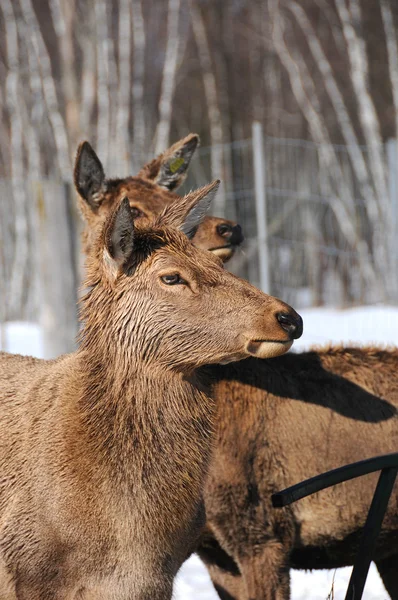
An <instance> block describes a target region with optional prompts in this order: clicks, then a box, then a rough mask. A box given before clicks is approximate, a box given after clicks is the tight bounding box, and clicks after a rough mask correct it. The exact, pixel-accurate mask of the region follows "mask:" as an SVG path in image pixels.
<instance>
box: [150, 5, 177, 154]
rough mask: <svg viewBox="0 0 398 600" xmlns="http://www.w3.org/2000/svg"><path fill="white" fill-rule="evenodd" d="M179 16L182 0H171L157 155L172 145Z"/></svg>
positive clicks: (156, 137)
mask: <svg viewBox="0 0 398 600" xmlns="http://www.w3.org/2000/svg"><path fill="white" fill-rule="evenodd" d="M179 14H180V0H169V4H168V14H167V43H166V53H165V59H164V67H163V76H162V86H161V91H160V99H159V122H158V125H157V127H156V133H155V154H160V153H161V152H163V150H164V149H165V148H167V147H168V146H169V145H170V126H171V115H172V102H173V96H174V88H175V76H176V70H177V60H178V47H179V34H178V23H179Z"/></svg>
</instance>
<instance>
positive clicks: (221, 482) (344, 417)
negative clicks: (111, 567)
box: [154, 204, 398, 600]
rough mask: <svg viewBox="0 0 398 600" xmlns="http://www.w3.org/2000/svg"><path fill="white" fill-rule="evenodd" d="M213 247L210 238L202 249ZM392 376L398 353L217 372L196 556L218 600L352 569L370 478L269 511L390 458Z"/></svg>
mask: <svg viewBox="0 0 398 600" xmlns="http://www.w3.org/2000/svg"><path fill="white" fill-rule="evenodd" d="M162 208H163V206H162V205H161V204H159V205H158V206H157V207H155V208H154V211H155V210H156V209H157V210H158V211H161V210H162ZM199 230H200V228H199ZM199 230H198V231H199ZM205 235H206V231H204V235H203V238H202V239H203V240H205ZM192 241H193V243H195V237H194V238H193V240H192ZM211 244H212V242H211V240H210V239H208V242H207V248H208V249H210V248H211ZM203 247H205V248H206V243H205V244H204V246H203ZM397 367H398V353H397V351H396V350H380V349H377V348H371V347H368V348H366V347H365V348H343V347H338V346H330V347H329V348H327V349H313V350H311V351H310V352H304V353H295V354H293V355H291V354H286V355H284V356H281V357H279V358H273V359H272V360H270V361H268V360H267V361H262V360H256V359H247V360H245V361H241V362H236V363H234V364H233V365H229V366H228V365H227V366H220V367H217V366H212V379H213V383H214V389H213V393H214V395H215V397H216V399H217V407H218V413H217V423H218V426H217V437H216V439H217V442H216V445H215V447H214V450H213V458H212V462H211V465H210V470H209V474H208V476H207V480H206V487H205V493H204V500H205V507H206V515H207V521H206V527H205V529H204V532H203V534H202V536H201V539H200V542H199V544H198V546H197V548H196V551H197V552H198V554H199V556H200V557H201V559H202V560H203V561H204V563H205V565H206V566H207V568H208V570H209V573H210V576H211V578H212V581H213V584H214V586H215V589H216V590H217V592H218V595H219V596H220V598H221V599H222V600H248V599H250V600H264V599H266V600H287V599H288V598H289V597H290V582H289V569H290V568H296V569H317V568H329V569H331V568H337V567H342V566H347V565H351V564H352V563H353V559H354V556H355V550H356V548H357V545H358V539H359V536H360V532H361V527H362V525H363V524H364V522H365V519H366V514H367V511H368V508H369V505H370V501H371V497H372V494H373V489H374V482H375V479H374V478H375V477H376V476H368V477H365V478H362V479H359V480H355V481H351V482H348V483H347V484H344V485H342V486H338V487H337V488H335V489H334V488H333V489H331V490H325V491H323V492H321V493H320V494H318V495H317V496H314V497H310V498H307V499H303V500H300V502H298V503H297V504H294V505H292V506H291V507H289V508H285V509H274V508H272V506H271V494H272V493H274V492H277V491H279V490H281V489H283V488H284V487H288V486H289V485H292V484H294V483H297V482H298V481H301V480H304V479H306V478H308V477H311V476H313V475H316V474H319V473H322V472H324V471H326V470H328V469H332V468H336V467H339V466H342V465H344V464H347V463H349V462H355V461H356V460H361V459H363V458H368V457H371V456H373V455H377V454H384V453H387V452H392V451H396V448H397V441H398V440H397V433H398V427H397V420H396V410H397V407H398V383H395V379H396V377H395V372H396V369H397ZM372 431H374V434H372ZM368 436H373V441H372V443H371V444H370V443H369V441H368V439H367V438H368ZM342 439H344V444H342V441H341V440H342ZM358 439H360V440H361V443H358ZM306 440H311V441H310V442H307V441H306ZM314 449H315V452H314ZM301 458H302V459H303V460H302V462H300V459H301ZM358 498H359V499H360V502H358ZM397 502H398V500H397V495H396V494H395V495H394V497H393V498H392V499H391V501H390V509H389V512H388V515H387V517H386V519H385V522H384V533H383V537H382V538H381V539H382V540H383V542H382V543H383V546H382V547H381V548H380V549H379V551H378V556H377V557H376V565H377V568H378V570H379V573H380V575H381V577H382V580H383V582H384V585H385V587H386V589H387V591H388V593H389V594H390V596H391V598H392V599H393V600H398V583H397V581H396V579H397V578H396V575H395V571H396V568H397V567H398V556H397V555H398V523H397V519H396V517H395V515H396V514H398V511H397V510H396V504H397ZM343 505H344V506H345V508H342V506H343ZM302 507H305V509H303V508H302ZM328 507H330V508H328ZM306 528H309V529H310V533H307V530H306Z"/></svg>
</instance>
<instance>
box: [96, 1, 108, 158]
mask: <svg viewBox="0 0 398 600" xmlns="http://www.w3.org/2000/svg"><path fill="white" fill-rule="evenodd" d="M94 9H95V23H96V44H97V77H98V80H97V107H98V119H97V150H98V153H99V155H100V157H101V160H102V162H103V164H104V166H105V169H106V168H107V166H108V145H109V126H110V101H109V91H108V74H109V61H108V43H109V40H108V24H107V17H106V3H105V0H95V2H94Z"/></svg>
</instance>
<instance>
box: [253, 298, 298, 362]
mask: <svg viewBox="0 0 398 600" xmlns="http://www.w3.org/2000/svg"><path fill="white" fill-rule="evenodd" d="M275 300H276V301H277V302H278V304H279V306H278V310H276V311H275V312H272V313H268V315H267V312H268V311H266V313H265V314H264V313H263V315H262V319H261V320H262V323H261V324H259V329H257V330H256V328H254V329H253V330H252V331H251V332H250V335H249V336H246V339H248V341H247V343H246V346H245V349H246V352H247V353H248V354H250V355H251V356H256V357H257V358H272V357H274V356H280V355H281V354H284V353H285V352H287V351H288V350H289V348H291V346H292V344H293V340H296V339H297V338H299V337H300V336H301V335H302V333H303V320H302V318H301V317H300V315H298V314H297V313H296V311H295V310H294V309H293V308H291V307H290V306H289V305H288V304H285V303H284V302H281V301H280V300H277V299H275ZM275 308H276V307H275ZM262 310H263V309H261V313H262ZM257 314H259V313H257ZM264 326H265V327H264ZM260 332H261V333H260Z"/></svg>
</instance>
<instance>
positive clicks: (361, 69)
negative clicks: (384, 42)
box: [336, 0, 388, 215]
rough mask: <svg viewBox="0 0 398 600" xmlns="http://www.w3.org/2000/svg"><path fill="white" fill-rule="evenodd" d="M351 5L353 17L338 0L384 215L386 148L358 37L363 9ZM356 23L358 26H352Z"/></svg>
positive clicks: (364, 52) (355, 3)
mask: <svg viewBox="0 0 398 600" xmlns="http://www.w3.org/2000/svg"><path fill="white" fill-rule="evenodd" d="M350 4H351V11H352V13H353V14H352V16H351V15H350V13H349V11H348V9H347V6H346V4H345V0H336V7H337V10H338V13H339V16H340V20H341V22H342V25H343V33H344V37H345V40H346V43H347V50H348V58H349V61H350V66H351V80H352V84H353V87H354V90H355V94H356V99H357V102H358V106H359V117H360V121H361V124H362V128H363V133H364V136H365V139H366V143H367V145H368V146H369V157H370V168H371V170H372V173H373V180H374V183H375V189H376V193H377V197H378V201H379V206H380V208H381V209H382V211H383V213H384V215H385V210H386V208H387V205H386V199H387V198H388V194H387V183H386V172H385V167H384V162H383V151H384V149H383V143H382V138H381V133H380V127H379V121H378V117H377V113H376V109H375V106H374V104H373V100H372V97H371V95H370V92H369V82H368V59H367V56H366V50H365V42H364V40H363V38H362V37H360V36H358V35H357V29H358V27H359V26H360V24H361V10H360V5H359V2H358V0H350ZM354 21H355V24H356V27H354V25H353V22H354Z"/></svg>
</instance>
